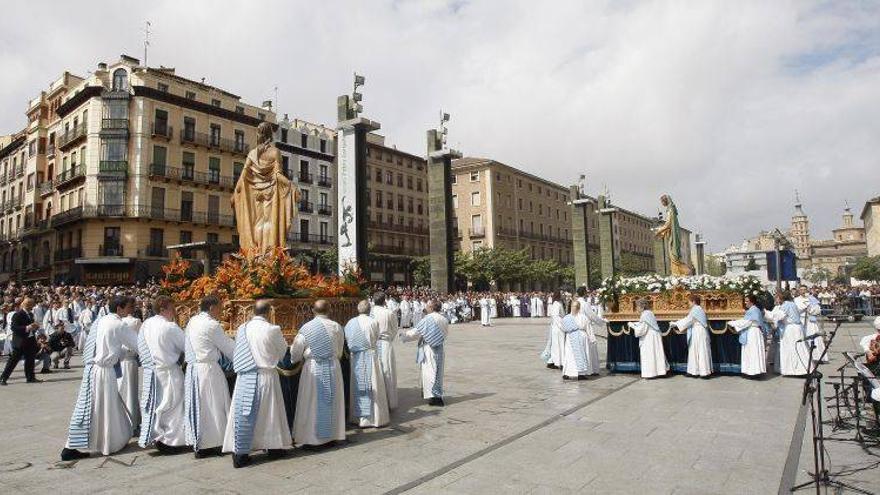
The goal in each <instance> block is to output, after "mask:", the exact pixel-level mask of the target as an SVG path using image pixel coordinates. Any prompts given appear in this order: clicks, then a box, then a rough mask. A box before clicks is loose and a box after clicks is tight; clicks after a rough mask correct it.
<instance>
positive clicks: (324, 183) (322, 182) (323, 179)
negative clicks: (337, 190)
mask: <svg viewBox="0 0 880 495" xmlns="http://www.w3.org/2000/svg"><path fill="white" fill-rule="evenodd" d="M317 183H318V187H333V182H331V181H330V176H328V175H318V182H317Z"/></svg>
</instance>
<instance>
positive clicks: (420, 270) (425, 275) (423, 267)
mask: <svg viewBox="0 0 880 495" xmlns="http://www.w3.org/2000/svg"><path fill="white" fill-rule="evenodd" d="M409 269H410V271H412V274H413V281H414V282H415V283H416V285H430V284H431V259H430V258H428V257H427V256H424V257H421V258H413V260H412V261H410V263H409Z"/></svg>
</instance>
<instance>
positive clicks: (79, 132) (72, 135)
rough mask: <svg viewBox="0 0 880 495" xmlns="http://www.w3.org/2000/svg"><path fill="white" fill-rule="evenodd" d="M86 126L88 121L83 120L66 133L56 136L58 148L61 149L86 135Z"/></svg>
mask: <svg viewBox="0 0 880 495" xmlns="http://www.w3.org/2000/svg"><path fill="white" fill-rule="evenodd" d="M88 127H89V126H88V122H83V123H82V124H80V125H78V126H76V127H73V128H72V129H70V130H68V131H67V132H66V133H64V134H61V135H60V136H58V138H57V142H58V144H57V146H58V149H60V150H63V149H65V148H67V147H68V146H70V145H72V144H75V143H76V142H77V141H79V140H80V139H82V138H84V137H86V135H87V134H88Z"/></svg>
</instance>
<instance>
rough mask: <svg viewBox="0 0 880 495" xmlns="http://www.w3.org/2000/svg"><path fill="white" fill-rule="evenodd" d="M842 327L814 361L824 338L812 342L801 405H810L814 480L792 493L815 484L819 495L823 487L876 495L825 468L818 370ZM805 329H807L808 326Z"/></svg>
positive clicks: (837, 328)
mask: <svg viewBox="0 0 880 495" xmlns="http://www.w3.org/2000/svg"><path fill="white" fill-rule="evenodd" d="M805 316H806V315H805ZM805 320H806V318H805ZM840 325H841V324H840V323H839V322H838V323H837V325H836V326H835V327H834V330H833V331H832V332H831V334H830V336H829V338H828V343H827V344H826V345H825V350H824V351H822V355H821V356H819V359H816V360H813V351H814V350H815V349H816V339H817V338H822V337H815V338H813V339H811V340H810V361H809V362H808V363H807V375H806V377H805V379H804V392H803V397H802V398H801V405H806V404H808V403H809V405H810V419H811V422H812V426H813V467H814V471H813V473H809V472H808V474H811V475H812V477H813V479H812V480H810V481H807V482H805V483H801V484H800V485H796V486H793V487H791V491H792V492H794V491H797V490H800V489H801V488H804V487H806V486H809V485H812V484H813V483H815V484H816V494H817V495H821V487H822V486H825V487H829V486H830V487H836V488H845V489H848V490H851V491H854V492H856V493H863V494H865V495H874V494H873V492H869V491H868V490H864V489H862V488H858V487H855V486H852V485H848V484H846V483H843V482H840V481H836V480H833V479H831V475H830V474H829V473H828V469H827V468H826V467H825V434H824V431H823V426H822V425H823V423H822V407H823V405H824V404H823V402H824V401H823V399H822V373H821V372H819V369H818V368H819V364H820V363H821V361H822V359H824V358H825V355H826V354H827V353H828V349H829V348H831V343H832V342H833V341H834V337H835V336H836V335H837V331H838V330H840ZM804 328H806V325H805V326H804Z"/></svg>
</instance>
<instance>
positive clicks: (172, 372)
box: [138, 296, 186, 454]
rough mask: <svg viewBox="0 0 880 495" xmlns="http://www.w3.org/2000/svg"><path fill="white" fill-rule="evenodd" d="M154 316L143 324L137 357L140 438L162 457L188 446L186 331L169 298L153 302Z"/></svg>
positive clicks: (145, 445) (146, 445) (159, 298)
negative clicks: (141, 369)
mask: <svg viewBox="0 0 880 495" xmlns="http://www.w3.org/2000/svg"><path fill="white" fill-rule="evenodd" d="M153 312H154V313H155V316H152V317H150V318H147V320H146V321H144V323H143V324H142V325H141V329H140V335H139V341H138V354H139V355H140V358H141V364H142V365H143V367H144V380H143V385H142V391H141V418H142V420H141V436H140V441H139V442H138V444H139V445H140V446H141V447H143V448H147V447H149V446H151V445H155V446H156V449H157V450H158V451H159V452H160V453H163V454H171V453H176V452H179V451H180V450H181V449H182V448H184V447H185V446H186V416H185V411H184V403H183V402H184V400H183V397H184V395H183V388H184V387H183V370H181V369H180V358H181V357H182V356H183V353H184V345H185V338H184V334H183V330H182V329H181V328H180V327H179V326H177V323H176V322H175V321H176V319H177V314H176V311H175V308H174V303H173V302H172V301H171V299H170V298H169V297H166V296H159V297H157V298H156V300H155V301H153Z"/></svg>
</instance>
